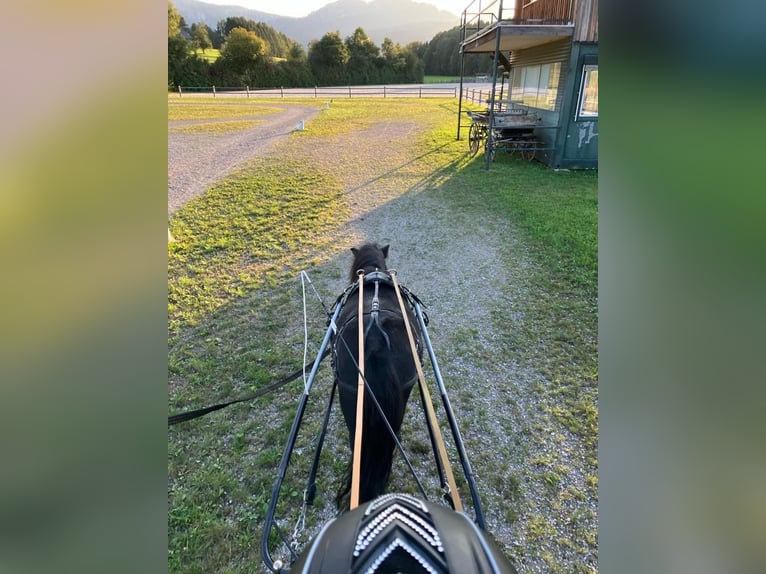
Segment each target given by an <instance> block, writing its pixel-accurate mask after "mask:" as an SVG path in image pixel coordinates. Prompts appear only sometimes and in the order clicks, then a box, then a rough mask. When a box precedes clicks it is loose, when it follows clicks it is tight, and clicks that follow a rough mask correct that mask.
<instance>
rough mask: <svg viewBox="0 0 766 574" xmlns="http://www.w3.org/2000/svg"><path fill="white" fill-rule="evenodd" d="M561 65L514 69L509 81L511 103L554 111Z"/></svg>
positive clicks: (558, 63)
mask: <svg viewBox="0 0 766 574" xmlns="http://www.w3.org/2000/svg"><path fill="white" fill-rule="evenodd" d="M560 78H561V63H560V62H556V63H553V64H542V65H538V66H523V67H521V68H516V69H515V70H514V72H513V79H512V80H511V101H512V102H518V103H522V104H524V105H526V106H530V107H532V108H540V109H543V110H555V109H556V99H557V98H558V93H559V80H560Z"/></svg>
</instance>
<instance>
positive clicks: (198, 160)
mask: <svg viewBox="0 0 766 574" xmlns="http://www.w3.org/2000/svg"><path fill="white" fill-rule="evenodd" d="M254 107H255V106H254ZM264 107H269V108H274V107H280V108H283V111H281V112H279V113H276V114H269V115H265V116H257V119H258V120H261V121H260V123H259V124H258V125H257V126H256V127H254V128H252V129H248V130H244V131H235V132H229V133H225V134H222V135H218V134H204V135H200V134H189V133H181V132H174V131H172V130H168V215H170V214H172V213H173V212H174V211H176V210H177V209H178V208H179V207H181V206H182V205H183V204H185V203H186V202H187V201H189V200H191V199H193V198H195V197H197V196H198V195H201V194H202V193H204V192H205V190H207V189H208V188H209V187H210V186H212V185H213V184H214V183H216V182H217V181H219V180H220V179H223V178H224V177H226V176H227V175H229V174H230V173H232V172H233V171H235V170H236V169H237V168H238V167H240V166H242V164H244V163H245V162H247V161H248V160H250V159H252V158H253V157H255V156H257V155H259V154H262V153H264V152H265V151H266V150H267V149H268V148H269V147H270V146H272V145H273V144H274V143H275V142H276V141H278V140H279V139H281V138H283V137H284V136H286V135H288V134H289V133H291V132H292V131H293V130H294V129H296V127H297V125H298V122H300V121H301V120H304V121H306V122H307V121H310V120H311V118H313V117H314V116H315V115H316V114H317V113H319V107H318V106H279V105H269V106H264ZM239 119H246V118H239ZM206 122H209V120H206ZM191 123H194V122H189V121H173V122H168V128H172V127H175V126H181V125H189V124H191ZM200 123H201V122H200Z"/></svg>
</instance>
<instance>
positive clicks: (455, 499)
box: [352, 270, 463, 512]
mask: <svg viewBox="0 0 766 574" xmlns="http://www.w3.org/2000/svg"><path fill="white" fill-rule="evenodd" d="M390 274H391V280H392V281H393V284H394V291H395V292H396V299H397V300H398V301H399V307H400V308H401V310H402V317H403V319H404V327H405V329H406V330H407V338H408V339H409V341H410V351H411V352H412V358H413V360H414V361H415V368H416V369H417V371H418V383H419V384H420V392H421V393H422V395H423V398H424V399H425V400H424V401H423V403H424V404H425V406H426V415H427V416H428V421H429V424H430V425H431V428H433V431H434V438H435V439H436V444H437V448H438V450H439V458H441V461H442V464H443V465H444V473H445V474H446V475H447V484H448V485H449V488H450V496H451V497H452V506H453V508H454V509H455V510H456V511H457V512H462V511H463V505H462V503H461V502H460V496H459V495H458V490H457V483H455V476H454V474H453V473H452V466H451V465H450V462H449V458H448V456H447V448H446V447H445V445H444V438H443V437H442V433H441V429H440V428H439V423H438V421H437V420H436V413H435V412H434V407H433V404H432V403H431V393H429V391H428V387H427V386H426V377H425V375H424V374H423V368H422V367H421V366H420V361H418V359H417V347H416V345H415V338H414V337H413V336H412V327H410V320H409V316H408V315H407V310H406V309H405V307H404V300H403V299H402V294H401V292H400V291H399V282H398V281H397V280H396V271H393V270H392V271H390ZM352 508H353V507H352Z"/></svg>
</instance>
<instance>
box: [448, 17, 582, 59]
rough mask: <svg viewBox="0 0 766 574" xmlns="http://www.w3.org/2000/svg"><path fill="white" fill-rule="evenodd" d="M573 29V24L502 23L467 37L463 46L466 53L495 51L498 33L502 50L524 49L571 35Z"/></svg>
mask: <svg viewBox="0 0 766 574" xmlns="http://www.w3.org/2000/svg"><path fill="white" fill-rule="evenodd" d="M573 31H574V25H573V24H567V25H563V26H553V25H520V24H502V23H500V24H497V25H494V26H491V27H488V28H485V29H484V30H480V31H479V32H477V33H476V34H474V35H473V36H471V37H469V38H466V40H465V42H463V44H462V48H463V52H465V53H466V54H480V53H485V52H494V51H495V46H496V45H497V35H498V34H500V51H501V52H510V51H511V50H524V49H526V48H532V47H534V46H540V45H542V44H547V43H549V42H555V41H556V40H561V39H562V38H566V37H571V36H572V32H573Z"/></svg>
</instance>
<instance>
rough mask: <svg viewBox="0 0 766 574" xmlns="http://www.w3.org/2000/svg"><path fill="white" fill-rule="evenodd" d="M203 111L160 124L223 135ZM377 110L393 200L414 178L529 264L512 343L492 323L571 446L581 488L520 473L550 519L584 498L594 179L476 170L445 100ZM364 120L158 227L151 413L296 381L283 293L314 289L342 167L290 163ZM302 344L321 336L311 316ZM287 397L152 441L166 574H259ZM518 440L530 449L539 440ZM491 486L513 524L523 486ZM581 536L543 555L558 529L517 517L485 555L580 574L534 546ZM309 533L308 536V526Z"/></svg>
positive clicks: (344, 119) (291, 404) (592, 480)
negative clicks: (538, 387) (517, 239)
mask: <svg viewBox="0 0 766 574" xmlns="http://www.w3.org/2000/svg"><path fill="white" fill-rule="evenodd" d="M264 103H265V104H268V102H264ZM219 104H220V102H217V103H216V104H214V107H211V108H210V109H209V110H205V109H199V108H197V104H194V105H191V106H189V107H188V108H186V107H185V106H182V107H180V108H179V109H176V108H173V111H172V112H169V113H172V114H173V118H174V119H184V118H188V119H192V118H193V117H200V116H207V117H212V116H214V117H217V118H223V117H224V116H225V114H222V115H218V114H219V113H220V112H219V109H218V108H217V106H218V105H219ZM385 105H386V119H387V121H395V120H397V119H402V120H408V121H415V122H418V124H419V125H420V126H421V127H422V129H421V130H419V132H418V134H419V135H418V136H417V137H416V139H417V141H416V142H414V143H415V145H414V146H413V149H412V151H411V158H410V161H409V162H408V164H406V169H404V170H401V172H400V173H394V174H387V176H386V177H400V178H402V181H401V183H402V185H403V186H405V187H403V188H404V189H406V188H407V187H412V185H411V179H409V178H412V177H414V175H413V174H418V175H417V177H418V178H419V179H418V180H419V181H422V179H425V180H427V181H428V182H429V185H430V186H432V187H433V188H435V190H436V192H440V193H442V195H443V197H444V199H443V201H445V202H448V207H449V208H450V209H452V210H454V212H455V213H460V214H461V215H462V216H465V217H468V218H471V219H472V220H476V221H481V219H482V218H484V217H487V214H488V213H491V214H493V216H500V217H504V218H508V219H509V220H510V221H512V222H514V224H515V225H516V226H517V227H518V228H519V229H520V232H521V234H522V236H523V237H524V238H525V241H526V242H527V244H528V246H529V251H530V253H533V254H534V258H535V260H536V261H535V269H538V271H537V272H536V273H535V274H534V276H532V277H530V278H529V285H530V290H531V291H532V292H533V295H532V296H530V298H529V300H528V301H526V309H525V313H526V316H527V318H528V319H527V320H526V321H525V323H524V326H523V328H519V329H513V330H510V329H507V328H506V325H507V321H508V320H509V318H508V311H507V309H505V308H504V305H503V302H502V301H498V303H497V308H496V309H494V310H493V316H494V317H495V321H497V322H498V325H497V332H498V333H500V335H499V336H501V337H502V338H503V343H504V344H505V345H507V347H508V348H509V349H513V350H514V357H515V358H514V360H515V361H518V362H519V363H520V364H521V365H522V366H526V367H528V368H530V369H535V370H536V371H538V372H540V373H542V374H543V375H544V376H545V377H546V378H548V379H549V380H550V381H553V382H554V383H555V384H552V385H551V386H550V388H549V389H547V390H545V391H544V392H543V391H541V393H542V395H544V396H541V397H540V400H539V403H538V408H539V409H540V410H541V412H543V413H544V414H545V415H546V416H548V417H549V418H550V419H551V421H554V422H555V421H557V422H558V424H560V425H562V426H563V427H564V428H566V429H568V431H569V432H571V433H573V435H576V436H577V437H579V438H580V440H581V441H582V443H583V444H584V445H585V446H584V449H585V450H584V460H583V462H582V468H581V469H579V470H578V471H577V472H582V473H584V474H585V475H586V477H587V480H586V483H587V485H588V487H587V488H586V489H584V490H580V489H574V488H573V487H571V486H565V485H564V482H565V480H564V479H565V477H566V476H567V474H568V473H569V472H570V470H571V469H566V468H564V467H562V465H561V464H560V463H559V462H558V461H557V455H556V453H555V452H552V453H551V454H550V455H548V456H546V457H538V459H539V460H535V461H534V462H535V465H536V468H539V471H536V472H537V474H536V475H535V476H533V477H531V478H530V479H529V480H533V481H538V482H540V483H544V484H547V485H549V488H548V490H547V491H546V492H548V493H549V494H548V495H547V496H548V498H549V500H547V501H542V500H541V501H538V503H539V504H548V505H552V506H553V507H554V508H555V507H556V505H562V504H567V503H568V501H569V500H571V499H579V498H580V497H588V498H593V499H597V497H598V494H597V488H598V477H597V464H598V463H597V460H596V459H597V439H598V409H597V387H596V381H597V353H596V348H595V341H596V332H597V316H596V313H595V308H596V298H597V173H596V172H569V173H561V172H558V173H557V172H554V171H552V170H550V169H548V168H546V167H544V166H543V165H541V164H539V163H536V162H526V161H521V160H518V159H516V158H514V157H512V156H508V155H505V154H498V158H497V159H496V160H495V162H494V163H493V165H492V167H491V170H490V171H485V170H484V169H483V160H482V159H481V158H480V157H477V158H470V157H469V156H468V154H467V153H466V148H467V144H466V142H465V141H461V142H456V141H455V137H454V129H455V125H454V124H455V117H456V102H455V101H454V100H388V101H387V102H386V104H385ZM380 106H381V102H380V101H377V100H376V101H370V100H363V99H359V100H349V101H348V102H344V103H343V105H337V106H332V107H331V108H330V109H329V110H326V111H325V112H323V113H322V114H321V115H320V116H317V118H316V119H315V120H313V121H312V124H311V129H310V130H307V131H306V132H302V133H300V134H293V135H292V136H290V138H288V139H287V140H286V141H285V142H284V144H283V145H282V146H281V147H280V148H279V149H280V157H281V160H280V161H279V162H278V163H277V162H274V161H271V160H268V159H267V158H261V159H256V160H254V161H253V162H252V163H251V164H250V165H249V166H248V167H247V168H245V169H243V170H242V171H240V172H238V173H236V174H234V175H232V176H231V177H229V178H227V179H226V180H225V181H222V182H220V183H219V184H217V185H215V186H214V187H213V188H212V189H211V190H209V192H208V193H206V194H205V195H204V196H202V197H200V198H198V199H196V200H194V201H192V202H190V203H189V204H187V205H186V206H185V207H183V208H182V209H180V210H179V211H178V212H177V213H176V214H174V216H173V217H172V218H171V219H170V221H169V228H170V231H171V232H172V234H173V236H174V237H175V239H176V241H175V242H173V243H170V244H169V245H168V345H169V349H168V371H169V373H168V374H169V397H168V411H169V413H175V412H178V411H179V410H183V409H186V408H194V407H197V406H204V405H208V404H212V403H215V402H217V401H218V400H222V399H223V398H227V397H234V396H241V395H243V394H247V393H248V392H252V391H254V390H257V389H259V388H261V387H263V386H264V385H266V384H268V383H270V382H272V381H273V380H274V378H275V375H276V374H287V373H289V372H292V371H293V370H294V369H295V368H296V367H297V365H296V356H298V355H299V353H300V349H301V345H302V339H297V338H296V337H293V336H292V335H288V334H286V327H285V325H286V324H287V323H289V322H290V321H293V320H297V318H298V316H296V311H295V310H294V309H292V306H293V301H294V297H295V290H296V287H295V282H294V279H295V277H296V276H297V274H298V273H299V271H300V270H301V269H308V270H309V271H310V272H312V273H317V274H321V272H322V268H323V264H324V262H325V261H326V256H325V255H324V254H326V253H328V252H331V251H332V250H333V244H334V242H336V241H337V237H336V236H335V233H337V230H338V226H339V221H341V220H343V219H344V218H345V217H347V216H348V213H349V206H348V204H347V203H346V199H345V194H344V191H345V189H344V185H343V182H342V179H341V178H340V176H339V173H340V172H342V171H343V170H344V169H351V168H353V167H354V163H355V162H357V161H358V158H357V156H356V155H355V154H354V153H353V150H351V151H350V152H349V155H348V156H343V157H337V158H334V164H333V165H334V166H335V168H334V169H330V168H327V167H322V166H320V165H315V164H313V163H312V162H310V161H307V160H306V157H305V153H304V152H303V150H305V148H306V146H311V147H313V146H321V145H322V142H323V141H325V140H326V139H327V138H330V137H331V136H338V135H342V134H343V133H350V132H351V131H353V130H361V129H364V128H366V127H368V126H371V125H373V124H374V122H376V121H377V118H378V117H379V114H378V113H376V112H378V111H379V109H380ZM184 109H186V110H187V111H184ZM227 113H228V112H227ZM187 114H188V115H187ZM423 173H425V174H426V176H425V178H422V177H421V174H423ZM509 182H512V184H511V183H509ZM288 191H289V193H288ZM502 257H503V259H502V260H500V261H498V265H507V266H512V265H514V264H515V263H514V257H515V254H514V253H511V252H508V253H505V254H503V255H502ZM313 327H315V328H318V329H322V328H323V323H322V319H321V317H319V319H318V321H317V323H316V324H314V325H313ZM471 336H472V335H471V333H469V332H468V331H466V337H468V338H469V339H470V337H471ZM437 354H438V352H437ZM298 394H299V389H295V388H291V389H288V390H286V391H285V392H284V393H282V394H281V395H280V397H281V399H282V400H274V399H271V398H268V397H267V398H264V399H260V400H258V401H256V402H255V403H253V404H251V405H250V407H252V408H247V407H246V406H243V407H241V408H240V407H237V408H234V409H227V410H224V411H221V412H219V413H216V414H215V415H211V416H210V417H206V418H204V419H201V420H199V421H195V422H193V423H189V424H188V425H180V426H179V427H172V428H171V429H170V430H169V440H168V568H169V571H171V572H214V571H215V572H241V571H262V569H263V566H262V562H261V556H260V552H259V548H258V541H259V538H260V530H261V529H262V525H263V520H264V512H265V508H266V505H267V502H268V498H269V494H270V490H271V487H272V483H273V480H274V477H275V468H276V464H277V462H278V460H279V458H280V455H281V451H282V448H283V444H284V440H285V437H286V436H287V433H288V430H289V427H290V424H291V422H292V417H293V415H294V408H295V404H296V403H295V401H296V397H297V396H298ZM317 400H320V399H317ZM554 422H552V423H550V424H554ZM312 428H314V427H309V429H308V430H307V432H310V430H311V429H312ZM536 430H538V431H539V433H540V436H549V434H550V432H551V431H550V430H549V429H548V428H547V427H546V428H540V429H536ZM325 462H327V464H329V465H331V466H332V465H337V463H336V462H334V461H331V460H329V461H325ZM295 464H298V465H300V464H303V463H295ZM335 470H337V468H336V469H335ZM485 472H486V471H485ZM497 472H498V474H497V475H496V476H490V477H488V478H487V480H488V481H490V482H496V483H497V484H498V488H500V489H501V490H502V491H503V492H507V493H508V494H507V497H506V499H505V500H495V501H493V505H496V507H497V508H496V510H495V512H498V513H500V514H504V515H505V516H506V517H507V519H508V521H509V522H511V523H513V521H514V520H516V519H517V518H518V516H517V513H518V512H519V510H518V508H517V506H516V504H515V503H516V502H517V501H518V500H519V497H523V496H525V494H526V493H525V488H527V486H525V485H526V483H525V482H523V481H522V482H520V483H519V482H517V479H516V478H515V477H514V476H513V475H510V474H508V473H507V472H505V471H503V470H502V469H497ZM322 487H324V488H325V489H327V488H329V485H328V484H326V483H321V484H320V491H321V490H322ZM301 490H302V485H301V483H300V482H297V481H295V479H291V478H290V477H288V478H287V480H286V494H285V495H283V496H284V497H285V498H286V503H292V504H293V505H296V504H297V503H298V502H299V500H300V496H301ZM317 505H318V506H319V508H325V509H327V508H329V506H330V501H329V500H327V499H326V498H323V497H322V495H321V494H320V498H319V500H318V502H317ZM592 519H593V517H586V516H573V517H570V522H571V523H570V524H569V525H568V526H567V528H568V529H569V530H568V532H569V535H567V536H564V537H559V538H557V539H556V541H553V542H552V541H551V540H550V539H551V538H552V537H553V536H552V533H553V532H558V530H557V528H559V527H558V526H557V525H556V524H553V523H551V522H549V520H548V519H547V518H545V517H544V516H543V515H542V514H540V515H537V514H535V513H534V512H533V513H532V514H531V517H530V518H529V519H528V520H527V523H526V524H525V525H524V529H525V532H526V535H525V536H526V538H525V542H524V544H523V545H521V546H514V545H513V544H511V542H510V541H507V540H506V541H503V543H504V544H505V546H506V547H507V548H510V553H511V555H512V558H515V559H516V558H518V559H520V558H521V557H523V556H524V555H525V554H535V555H537V556H538V557H541V558H540V559H541V560H544V562H545V564H546V565H547V568H548V571H550V572H569V571H582V572H587V571H589V570H587V568H586V567H583V568H582V569H581V570H580V569H579V566H578V569H576V570H572V568H574V567H575V566H577V565H576V563H569V562H567V563H564V562H562V561H560V560H558V559H557V558H555V557H554V556H553V555H552V554H551V553H550V552H548V550H546V548H547V546H546V545H549V544H555V545H558V546H559V547H562V548H563V547H567V548H569V547H571V551H572V553H575V554H577V553H585V552H594V550H593V548H595V547H596V546H597V531H596V529H595V528H594V527H593V526H589V525H590V524H591V522H592ZM311 520H312V519H311V518H309V523H308V526H309V527H316V524H312V523H311ZM573 564H574V565H573Z"/></svg>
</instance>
